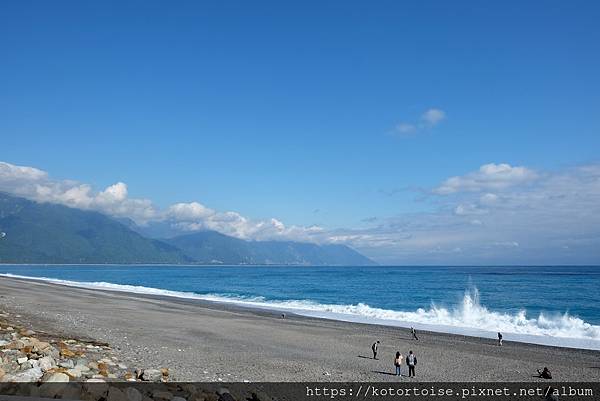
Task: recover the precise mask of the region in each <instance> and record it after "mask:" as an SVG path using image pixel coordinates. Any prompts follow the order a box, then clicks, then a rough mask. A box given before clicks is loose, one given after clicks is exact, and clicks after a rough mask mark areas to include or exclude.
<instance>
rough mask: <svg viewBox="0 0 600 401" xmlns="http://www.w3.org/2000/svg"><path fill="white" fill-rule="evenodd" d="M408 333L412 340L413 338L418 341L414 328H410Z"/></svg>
mask: <svg viewBox="0 0 600 401" xmlns="http://www.w3.org/2000/svg"><path fill="white" fill-rule="evenodd" d="M410 332H411V334H412V336H413V338H414V339H415V340H417V341H419V337H417V330H415V328H414V327H411V328H410Z"/></svg>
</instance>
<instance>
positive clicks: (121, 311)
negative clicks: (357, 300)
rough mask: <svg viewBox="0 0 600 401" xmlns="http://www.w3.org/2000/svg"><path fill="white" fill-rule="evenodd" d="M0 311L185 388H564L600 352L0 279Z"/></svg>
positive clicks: (599, 359)
mask: <svg viewBox="0 0 600 401" xmlns="http://www.w3.org/2000/svg"><path fill="white" fill-rule="evenodd" d="M0 309H4V310H6V311H9V312H11V313H12V314H13V316H15V315H18V319H20V320H21V321H22V323H23V324H27V325H29V326H30V327H32V328H34V329H36V330H44V331H47V332H56V333H63V334H66V335H71V336H77V337H89V338H94V339H97V340H99V341H105V342H107V343H109V344H110V345H111V346H112V347H113V349H116V350H118V351H119V352H120V353H121V355H120V357H121V359H122V360H124V361H126V362H128V363H130V364H131V365H132V366H133V365H135V366H142V367H143V366H165V367H168V368H169V369H170V371H171V372H172V378H173V379H175V380H180V381H220V380H222V381H244V380H249V381H399V380H402V381H406V380H419V381H541V380H542V379H539V378H536V377H534V375H535V372H536V369H539V368H542V367H544V366H548V367H549V368H550V370H551V371H552V372H553V375H554V379H556V380H559V381H598V380H600V352H598V351H590V350H577V349H566V348H556V347H546V346H539V345H530V344H522V343H514V342H510V341H506V342H505V343H504V346H503V347H498V346H497V345H496V344H495V342H494V341H492V340H489V339H481V338H474V337H465V336H458V335H448V334H439V333H429V332H427V333H426V332H423V333H420V340H419V341H414V340H412V339H411V336H410V333H409V331H408V330H407V329H403V328H394V327H384V326H375V325H365V324H356V323H345V322H337V321H330V320H323V319H313V318H306V317H301V316H295V315H288V316H286V318H285V319H282V318H281V316H280V313H277V312H269V311H264V310H252V309H247V308H242V307H237V306H233V305H224V304H217V303H211V302H205V301H197V300H185V299H177V298H167V297H156V296H143V295H139V294H128V293H118V292H110V291H101V290H89V289H81V288H73V287H66V286H61V285H56V284H50V283H44V282H41V281H33V280H21V279H15V278H5V277H2V278H0ZM375 340H380V341H381V345H380V350H379V356H380V359H379V360H374V359H372V358H371V357H372V354H371V349H370V346H371V344H372V343H373V341H375ZM397 350H399V351H401V352H402V353H403V354H405V355H406V353H408V351H409V350H413V351H414V352H415V354H416V355H417V356H418V366H417V378H416V379H409V378H407V377H402V378H398V377H396V376H393V375H392V372H393V371H394V367H393V365H392V363H393V358H394V354H395V352H396V351H397ZM403 373H407V369H406V367H404V372H403Z"/></svg>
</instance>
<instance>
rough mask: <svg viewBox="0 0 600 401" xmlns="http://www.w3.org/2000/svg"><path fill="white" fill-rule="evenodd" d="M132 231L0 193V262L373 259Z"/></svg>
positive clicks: (322, 248)
mask: <svg viewBox="0 0 600 401" xmlns="http://www.w3.org/2000/svg"><path fill="white" fill-rule="evenodd" d="M137 231H139V227H137V226H136V225H135V223H134V222H133V221H131V220H129V219H121V220H119V221H117V220H115V219H113V218H111V217H108V216H105V215H103V214H101V213H97V212H91V211H84V210H80V209H73V208H69V207H66V206H61V205H55V204H49V203H37V202H33V201H30V200H27V199H23V198H19V197H15V196H12V195H8V194H4V193H0V263H166V264H183V263H189V264H193V263H198V264H288V265H372V264H374V262H373V261H371V260H370V259H368V258H366V257H364V256H363V255H361V254H359V253H358V252H356V251H354V250H352V249H350V248H348V247H347V246H344V245H316V244H309V243H299V242H289V241H288V242H279V241H244V240H240V239H237V238H233V237H229V236H226V235H223V234H220V233H218V232H215V231H204V232H198V233H194V234H188V235H181V236H178V237H175V238H171V239H168V240H163V241H161V240H157V239H150V238H146V237H145V236H143V235H142V234H140V233H139V232H137ZM2 233H5V234H2Z"/></svg>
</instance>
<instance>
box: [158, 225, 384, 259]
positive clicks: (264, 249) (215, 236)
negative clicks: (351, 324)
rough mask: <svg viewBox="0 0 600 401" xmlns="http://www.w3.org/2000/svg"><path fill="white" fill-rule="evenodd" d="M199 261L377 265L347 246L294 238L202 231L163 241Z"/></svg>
mask: <svg viewBox="0 0 600 401" xmlns="http://www.w3.org/2000/svg"><path fill="white" fill-rule="evenodd" d="M164 241H165V242H168V243H169V244H171V245H174V246H176V247H177V248H179V249H181V250H182V251H183V252H185V253H186V254H187V255H188V256H190V257H192V258H194V259H195V260H197V261H198V262H199V263H211V264H213V263H222V264H282V265H359V266H363V265H374V264H375V262H373V261H372V260H370V259H369V258H367V257H365V256H363V255H361V254H360V253H358V252H356V251H354V250H353V249H351V248H349V247H347V246H345V245H316V244H311V243H302V242H292V241H244V240H241V239H238V238H233V237H229V236H227V235H223V234H221V233H218V232H216V231H201V232H197V233H193V234H187V235H181V236H178V237H175V238H171V239H167V240H164Z"/></svg>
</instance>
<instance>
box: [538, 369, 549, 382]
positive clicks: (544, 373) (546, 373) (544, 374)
mask: <svg viewBox="0 0 600 401" xmlns="http://www.w3.org/2000/svg"><path fill="white" fill-rule="evenodd" d="M537 372H538V375H540V377H541V378H542V379H548V380H549V379H552V373H550V370H549V369H548V368H547V367H544V370H542V371H541V372H540V370H539V369H538V370H537Z"/></svg>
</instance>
